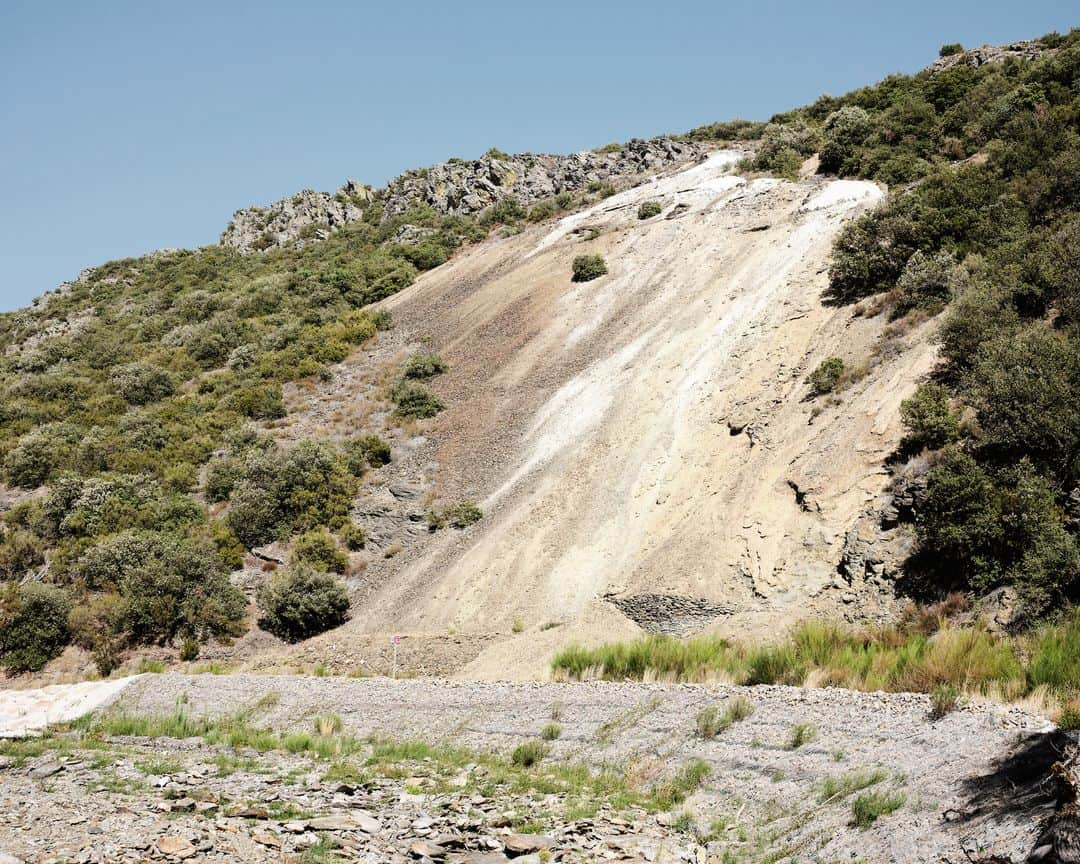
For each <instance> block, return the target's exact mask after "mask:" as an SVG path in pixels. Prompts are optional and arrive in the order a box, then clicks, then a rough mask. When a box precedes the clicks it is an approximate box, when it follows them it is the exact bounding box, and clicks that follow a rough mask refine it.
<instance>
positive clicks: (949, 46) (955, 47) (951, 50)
mask: <svg viewBox="0 0 1080 864" xmlns="http://www.w3.org/2000/svg"><path fill="white" fill-rule="evenodd" d="M963 51H964V46H963V45H961V44H960V43H959V42H946V43H945V44H944V45H942V46H941V49H940V50H939V51H938V57H951V56H952V55H953V54H962V53H963Z"/></svg>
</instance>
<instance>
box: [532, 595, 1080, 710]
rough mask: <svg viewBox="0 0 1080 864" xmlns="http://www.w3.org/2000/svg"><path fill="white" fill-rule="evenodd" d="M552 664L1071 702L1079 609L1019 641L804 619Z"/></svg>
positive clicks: (583, 651) (949, 630)
mask: <svg viewBox="0 0 1080 864" xmlns="http://www.w3.org/2000/svg"><path fill="white" fill-rule="evenodd" d="M552 668H553V670H554V672H555V673H556V675H558V676H560V677H564V678H569V679H574V680H580V679H587V678H602V679H607V680H639V681H641V680H670V681H690V682H699V683H703V682H708V681H716V680H725V681H730V682H732V683H736V684H791V685H808V686H821V687H830V686H831V687H845V688H848V689H853V690H885V691H892V692H901V691H914V692H924V693H929V692H932V691H934V690H935V689H936V688H937V689H940V688H955V689H956V690H957V691H958V692H964V693H981V694H986V695H991V696H994V697H997V698H1003V699H1006V700H1015V699H1021V698H1023V697H1025V696H1028V695H1030V694H1031V693H1032V692H1033V691H1035V690H1036V688H1038V690H1039V692H1048V693H1050V694H1052V696H1054V697H1055V698H1056V699H1057V700H1058V701H1067V700H1069V699H1074V698H1077V697H1080V610H1072V611H1071V612H1070V613H1069V614H1067V615H1066V616H1065V617H1063V618H1062V619H1061V620H1060V621H1059V622H1058V623H1054V624H1045V625H1043V626H1041V627H1039V628H1037V629H1035V630H1034V631H1032V632H1030V633H1028V634H1024V635H1017V636H1001V635H996V634H993V633H990V632H988V631H987V630H985V629H981V628H978V627H959V626H955V625H952V624H950V623H948V622H947V621H946V620H945V619H944V618H942V617H937V618H933V617H932V616H927V615H926V614H922V613H911V614H909V615H907V616H905V617H904V618H903V619H902V620H901V622H900V623H898V624H896V625H893V626H891V627H885V628H876V629H868V630H862V631H859V630H853V629H849V628H845V627H843V626H839V625H836V624H831V623H825V622H820V621H805V622H803V623H802V624H800V625H798V626H797V627H796V628H795V629H794V630H793V631H792V633H791V634H790V635H789V636H788V637H787V638H786V639H784V640H782V641H778V642H772V643H765V644H757V645H753V644H738V643H733V642H731V641H728V640H726V639H721V638H718V637H714V636H696V637H693V638H691V639H687V640H680V639H676V638H673V637H669V636H657V635H649V636H643V637H641V638H640V639H635V640H633V641H630V642H614V643H610V644H607V645H601V646H599V647H596V648H584V647H582V646H580V645H571V646H569V647H568V648H566V649H564V650H563V651H561V652H560V653H558V654H557V655H556V656H555V658H554V659H553V661H552Z"/></svg>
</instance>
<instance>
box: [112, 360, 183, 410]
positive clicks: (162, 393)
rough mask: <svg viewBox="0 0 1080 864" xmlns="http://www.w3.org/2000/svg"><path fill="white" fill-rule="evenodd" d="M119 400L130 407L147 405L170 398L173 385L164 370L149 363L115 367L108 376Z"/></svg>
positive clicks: (173, 388)
mask: <svg viewBox="0 0 1080 864" xmlns="http://www.w3.org/2000/svg"><path fill="white" fill-rule="evenodd" d="M109 380H110V381H111V382H112V385H113V387H115V388H116V392H117V393H118V394H119V395H120V398H121V399H123V400H124V401H125V402H129V403H130V404H132V405H148V404H150V403H151V402H157V401H158V400H160V399H164V398H165V397H166V396H171V395H172V394H173V392H174V390H175V389H176V388H175V385H174V384H173V381H172V377H171V376H170V375H169V373H168V372H166V371H165V370H164V369H160V368H158V367H157V366H152V365H150V364H149V363H127V364H125V365H123V366H117V367H116V368H115V369H114V370H113V371H112V373H110V375H109Z"/></svg>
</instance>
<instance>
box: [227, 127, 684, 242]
mask: <svg viewBox="0 0 1080 864" xmlns="http://www.w3.org/2000/svg"><path fill="white" fill-rule="evenodd" d="M703 152H704V150H703V148H702V146H701V145H699V144H694V143H689V142H683V141H675V140H672V139H670V138H656V139H653V140H651V141H644V140H640V139H635V140H633V141H630V142H629V143H628V144H626V145H624V146H623V147H621V148H619V149H617V150H604V151H588V150H587V151H585V152H582V153H574V154H572V155H569V156H550V155H535V154H531V153H522V154H518V155H515V156H508V155H506V154H501V153H498V152H496V151H489V152H488V153H487V154H485V155H484V156H482V157H481V158H480V159H471V160H464V159H451V160H450V161H448V162H441V163H439V164H438V165H433V166H432V167H430V168H419V169H413V170H411V171H406V172H405V173H404V174H402V175H400V176H398V177H396V178H395V179H393V180H391V181H390V183H389V184H387V186H386V188H385V189H373V188H372V187H370V186H364V185H363V184H361V183H358V182H356V181H355V180H349V181H348V182H347V183H346V184H345V185H344V186H342V187H341V189H339V190H338V191H337V192H336V193H334V194H333V195H331V194H329V193H326V192H314V191H312V190H310V189H306V190H304V191H303V192H298V193H296V194H295V195H293V196H291V197H289V198H285V199H282V200H281V201H275V202H274V203H273V204H269V205H267V206H266V207H249V208H247V209H244V210H238V211H237V212H236V213H235V214H234V216H233V218H232V221H231V222H230V223H229V225H228V227H226V229H225V231H224V233H223V234H222V235H221V244H222V245H223V246H231V247H233V248H235V249H237V250H238V251H240V252H242V253H249V252H255V251H259V250H263V249H270V248H274V247H287V246H292V247H299V246H302V245H303V244H304V243H307V242H311V241H313V240H320V239H323V238H324V237H326V236H327V235H328V234H329V233H330V232H331V231H335V230H337V229H338V228H341V227H342V226H344V225H347V224H348V223H349V222H353V221H355V220H358V219H362V218H363V217H364V214H365V212H366V211H367V209H368V207H369V205H371V204H372V203H374V202H376V201H378V202H381V204H382V215H381V218H382V219H389V218H392V217H394V216H400V215H402V214H404V213H406V212H408V211H409V209H411V208H413V207H416V206H418V205H424V206H428V207H431V208H432V209H433V210H434V211H435V212H436V213H440V214H449V213H457V214H464V215H467V214H470V213H477V212H479V211H481V210H484V209H486V208H487V207H490V206H492V205H493V204H497V203H498V202H499V201H502V200H504V199H506V198H510V197H513V198H515V199H517V201H518V203H520V204H521V205H522V206H524V207H528V206H530V205H531V204H534V203H535V202H537V201H539V200H541V199H544V198H549V197H551V196H553V195H557V194H559V193H560V192H580V191H583V190H585V189H587V188H588V186H589V184H593V183H610V182H614V181H622V180H626V179H628V178H631V177H635V176H636V175H639V174H641V173H643V172H647V171H656V170H659V169H661V168H664V167H668V166H671V165H674V164H679V163H683V162H688V161H690V160H692V159H695V158H698V157H699V156H701V155H702V154H703ZM405 227H406V228H409V227H410V226H405ZM416 239H418V238H417V236H416V232H415V231H412V232H406V233H405V235H404V236H402V237H401V238H400V242H414V241H415V240H416Z"/></svg>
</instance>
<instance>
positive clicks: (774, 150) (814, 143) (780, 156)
mask: <svg viewBox="0 0 1080 864" xmlns="http://www.w3.org/2000/svg"><path fill="white" fill-rule="evenodd" d="M820 145H821V133H820V132H819V131H818V130H817V128H816V127H815V126H813V125H812V124H810V123H807V122H806V121H805V120H801V119H794V120H791V121H790V122H786V123H770V124H769V125H768V126H766V127H765V131H764V132H763V133H762V135H761V145H760V146H759V147H758V151H757V153H756V154H755V156H754V167H755V168H757V169H758V170H760V171H772V172H774V173H776V174H779V175H781V176H783V177H794V176H795V175H797V174H798V173H799V167H800V166H801V165H802V163H803V159H805V158H806V157H807V156H812V155H813V154H814V153H815V152H816V151H817V149H818V148H819V147H820Z"/></svg>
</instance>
